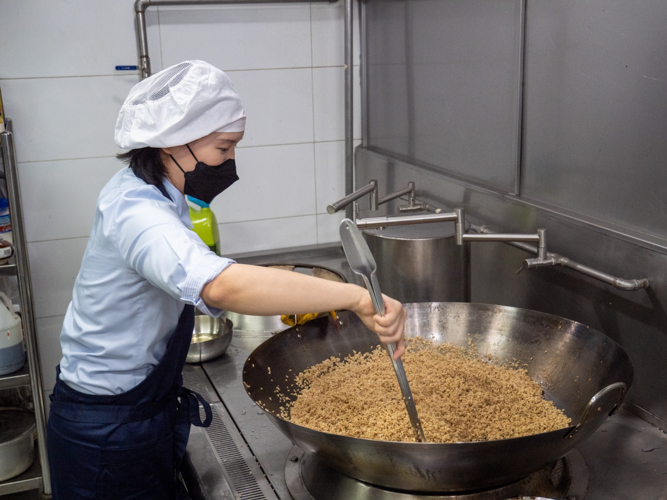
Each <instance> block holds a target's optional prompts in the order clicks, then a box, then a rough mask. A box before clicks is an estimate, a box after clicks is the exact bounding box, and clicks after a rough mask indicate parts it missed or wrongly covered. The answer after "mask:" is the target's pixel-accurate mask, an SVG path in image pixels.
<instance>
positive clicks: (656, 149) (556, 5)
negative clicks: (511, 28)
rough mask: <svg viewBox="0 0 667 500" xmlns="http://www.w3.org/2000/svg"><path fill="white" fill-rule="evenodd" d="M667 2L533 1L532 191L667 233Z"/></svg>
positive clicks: (528, 149) (529, 69) (528, 152)
mask: <svg viewBox="0 0 667 500" xmlns="http://www.w3.org/2000/svg"><path fill="white" fill-rule="evenodd" d="M666 24H667V3H665V2H656V1H654V0H636V1H632V2H627V1H621V0H588V1H586V2H576V1H566V0H531V1H529V2H528V9H527V33H526V40H527V53H526V68H525V80H526V89H525V112H526V115H525V131H524V148H525V150H524V151H525V153H524V168H523V170H524V173H523V193H524V194H525V195H526V196H528V197H530V198H533V199H536V200H539V201H541V202H544V203H548V204H551V205H553V206H556V207H562V208H566V209H568V210H571V211H574V212H577V213H580V214H583V215H586V216H589V217H592V218H596V219H599V220H601V221H604V222H608V223H613V224H617V225H620V226H625V227H631V228H634V229H635V230H639V231H643V232H646V233H649V234H652V235H656V236H659V237H665V236H667V226H666V225H665V215H666V214H667V207H666V204H665V199H666V198H665V196H664V192H663V191H664V190H663V188H662V187H663V186H665V185H667V169H666V168H665V165H666V164H667V140H665V138H666V137H667V118H666V117H667V85H666V84H665V82H666V81H667V57H665V46H667V29H665V25H666Z"/></svg>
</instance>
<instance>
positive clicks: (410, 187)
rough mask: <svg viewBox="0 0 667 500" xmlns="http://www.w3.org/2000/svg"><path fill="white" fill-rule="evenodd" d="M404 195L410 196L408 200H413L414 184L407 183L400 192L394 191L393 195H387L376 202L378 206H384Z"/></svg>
mask: <svg viewBox="0 0 667 500" xmlns="http://www.w3.org/2000/svg"><path fill="white" fill-rule="evenodd" d="M406 194H409V195H410V198H411V199H413V200H414V194H415V183H414V182H408V187H406V188H404V189H401V190H400V191H396V192H394V193H389V194H387V195H385V196H383V197H382V198H380V199H379V200H378V205H384V204H385V203H387V202H388V201H391V200H395V199H396V198H400V197H401V196H405V195H406Z"/></svg>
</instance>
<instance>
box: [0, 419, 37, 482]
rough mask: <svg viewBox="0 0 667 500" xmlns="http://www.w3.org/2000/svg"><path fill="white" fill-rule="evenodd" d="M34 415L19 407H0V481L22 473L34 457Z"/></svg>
mask: <svg viewBox="0 0 667 500" xmlns="http://www.w3.org/2000/svg"><path fill="white" fill-rule="evenodd" d="M34 433H35V416H34V415H33V414H32V413H31V412H29V411H26V410H21V409H19V408H0V481H6V480H7V479H11V478H13V477H16V476H18V475H19V474H22V473H23V472H25V471H26V470H28V468H29V467H30V466H31V465H32V462H33V460H34V458H35V438H34Z"/></svg>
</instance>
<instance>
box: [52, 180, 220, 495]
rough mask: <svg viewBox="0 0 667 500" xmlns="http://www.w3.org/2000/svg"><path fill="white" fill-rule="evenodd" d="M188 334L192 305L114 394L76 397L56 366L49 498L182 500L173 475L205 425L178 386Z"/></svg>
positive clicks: (192, 398)
mask: <svg viewBox="0 0 667 500" xmlns="http://www.w3.org/2000/svg"><path fill="white" fill-rule="evenodd" d="M157 187H158V188H159V189H160V191H161V192H162V194H163V195H165V196H166V197H167V198H170V197H169V195H168V193H167V191H166V190H165V188H164V186H162V185H160V186H157ZM193 328H194V306H191V305H186V306H185V308H184V309H183V313H182V314H181V316H180V318H179V320H178V325H177V326H176V330H175V331H174V333H173V334H172V336H171V338H170V339H169V341H168V343H167V350H166V353H165V356H164V358H163V359H162V361H160V363H158V365H157V366H156V367H155V368H154V369H153V371H151V372H150V373H149V374H148V376H147V377H146V379H145V380H144V381H143V382H141V383H140V384H139V385H137V386H136V387H134V388H132V389H130V390H129V391H127V392H124V393H121V394H117V395H112V396H100V395H89V394H83V393H81V392H79V391H76V390H74V389H72V388H71V387H69V386H68V385H67V384H65V383H64V382H62V381H61V380H60V368H59V367H58V368H57V373H58V376H57V378H56V385H55V387H54V390H53V394H52V395H51V396H50V398H51V409H50V414H49V422H48V428H47V446H48V453H49V465H50V468H51V486H52V489H53V499H54V500H78V499H95V500H134V499H137V500H139V499H141V500H171V499H174V500H181V499H187V498H188V496H187V493H186V492H185V491H184V488H183V486H182V484H181V482H180V481H179V480H178V471H179V467H180V464H181V460H182V458H183V455H184V454H185V448H186V445H187V442H188V436H189V434H190V424H193V425H196V426H202V427H208V426H209V425H210V423H211V417H212V415H211V407H210V406H209V405H208V403H207V402H206V401H205V400H204V398H202V397H201V396H200V395H199V394H197V393H195V392H193V391H190V390H189V389H186V388H185V387H183V377H182V375H181V372H182V371H183V366H184V365H185V358H186V356H187V353H188V349H189V347H190V340H191V338H192V331H193ZM139 333H140V332H139ZM199 403H201V404H202V405H203V407H204V411H205V414H206V418H205V420H204V421H203V422H202V420H201V417H200V414H199Z"/></svg>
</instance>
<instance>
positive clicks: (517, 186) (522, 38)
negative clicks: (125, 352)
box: [511, 0, 526, 196]
mask: <svg viewBox="0 0 667 500" xmlns="http://www.w3.org/2000/svg"><path fill="white" fill-rule="evenodd" d="M525 64H526V0H519V77H518V85H517V104H518V108H519V109H518V116H517V127H516V128H517V131H516V134H517V135H516V137H517V144H516V173H515V175H514V191H513V192H512V193H511V194H513V195H514V196H519V195H520V194H521V169H522V162H523V151H522V146H523V88H524V82H523V77H524V68H525Z"/></svg>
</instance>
